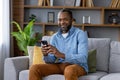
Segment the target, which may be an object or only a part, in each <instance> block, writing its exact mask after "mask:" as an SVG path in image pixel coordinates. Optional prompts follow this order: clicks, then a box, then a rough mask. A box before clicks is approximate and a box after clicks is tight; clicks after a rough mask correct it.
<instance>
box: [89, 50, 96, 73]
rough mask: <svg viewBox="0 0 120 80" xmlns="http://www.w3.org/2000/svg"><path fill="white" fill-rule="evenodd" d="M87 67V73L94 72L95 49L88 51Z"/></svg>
mask: <svg viewBox="0 0 120 80" xmlns="http://www.w3.org/2000/svg"><path fill="white" fill-rule="evenodd" d="M88 68H89V73H92V72H96V49H93V50H90V51H89V52H88Z"/></svg>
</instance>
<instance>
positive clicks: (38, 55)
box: [33, 46, 45, 64]
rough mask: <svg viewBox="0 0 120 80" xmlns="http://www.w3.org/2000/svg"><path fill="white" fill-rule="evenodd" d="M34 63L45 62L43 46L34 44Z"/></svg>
mask: <svg viewBox="0 0 120 80" xmlns="http://www.w3.org/2000/svg"><path fill="white" fill-rule="evenodd" d="M33 64H45V62H44V60H43V54H42V51H41V47H38V46H34V54H33Z"/></svg>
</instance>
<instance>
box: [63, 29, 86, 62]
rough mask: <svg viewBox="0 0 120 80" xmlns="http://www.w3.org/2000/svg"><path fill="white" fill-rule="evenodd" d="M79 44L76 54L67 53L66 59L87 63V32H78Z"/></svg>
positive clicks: (67, 60)
mask: <svg viewBox="0 0 120 80" xmlns="http://www.w3.org/2000/svg"><path fill="white" fill-rule="evenodd" d="M76 46H78V48H77V52H78V53H76V54H74V53H72V54H66V55H65V60H66V62H70V63H76V64H78V63H87V57H88V37H87V34H86V33H85V32H83V31H82V32H80V33H78V44H77V45H76Z"/></svg>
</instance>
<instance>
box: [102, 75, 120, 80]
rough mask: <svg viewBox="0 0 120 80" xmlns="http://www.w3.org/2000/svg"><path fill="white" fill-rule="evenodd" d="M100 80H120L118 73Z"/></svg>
mask: <svg viewBox="0 0 120 80" xmlns="http://www.w3.org/2000/svg"><path fill="white" fill-rule="evenodd" d="M100 80H120V73H111V74H108V75H105V76H103V77H102V78H101V79H100Z"/></svg>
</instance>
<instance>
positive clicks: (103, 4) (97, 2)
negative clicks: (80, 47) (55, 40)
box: [12, 0, 120, 41]
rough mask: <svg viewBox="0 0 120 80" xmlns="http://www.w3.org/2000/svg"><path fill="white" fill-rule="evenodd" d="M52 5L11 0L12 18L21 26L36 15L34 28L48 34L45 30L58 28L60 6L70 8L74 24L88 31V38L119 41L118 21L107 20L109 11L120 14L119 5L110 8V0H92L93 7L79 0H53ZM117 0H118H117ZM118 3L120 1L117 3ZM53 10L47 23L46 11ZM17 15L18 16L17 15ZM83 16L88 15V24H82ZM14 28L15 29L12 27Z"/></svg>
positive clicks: (33, 1)
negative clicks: (71, 0) (68, 0)
mask: <svg viewBox="0 0 120 80" xmlns="http://www.w3.org/2000/svg"><path fill="white" fill-rule="evenodd" d="M53 1H54V3H53V6H39V5H38V0H12V3H15V5H13V6H12V8H13V9H16V7H18V8H20V9H19V10H18V9H16V11H17V12H16V11H15V12H13V13H14V14H15V15H17V16H16V17H15V15H14V14H13V13H12V20H16V21H18V22H20V24H21V25H22V26H23V28H24V25H26V24H27V23H28V21H29V17H30V16H31V15H32V14H34V15H36V22H35V25H34V30H35V31H37V32H41V33H43V34H44V35H48V34H47V32H49V31H53V32H56V31H57V29H58V28H59V27H58V26H57V13H58V12H59V10H61V9H62V8H68V9H71V11H72V12H73V17H74V18H75V20H76V22H75V24H74V26H76V27H79V28H81V29H82V30H85V31H87V32H88V34H89V37H90V38H101V37H103V38H111V39H112V40H117V41H120V21H119V23H118V24H111V23H109V22H108V18H109V16H110V15H111V13H117V14H118V15H119V16H120V7H119V8H111V7H110V4H111V1H112V0H93V3H94V6H93V7H86V6H85V1H88V0H81V6H79V7H78V6H65V5H64V1H65V0H53ZM118 1H119V0H118ZM119 4H120V3H119ZM49 12H54V23H48V13H49ZM18 16H19V17H18ZM83 16H90V22H91V23H90V24H83ZM13 30H15V29H13Z"/></svg>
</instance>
